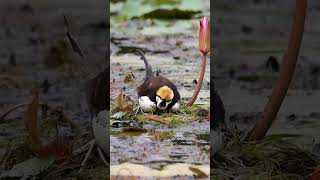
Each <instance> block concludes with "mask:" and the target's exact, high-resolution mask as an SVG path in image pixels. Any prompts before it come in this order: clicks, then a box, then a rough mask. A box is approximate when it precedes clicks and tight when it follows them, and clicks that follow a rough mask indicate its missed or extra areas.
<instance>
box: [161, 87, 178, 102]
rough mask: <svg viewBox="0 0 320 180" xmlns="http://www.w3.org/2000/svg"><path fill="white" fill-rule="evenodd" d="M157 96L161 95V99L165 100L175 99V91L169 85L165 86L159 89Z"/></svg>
mask: <svg viewBox="0 0 320 180" xmlns="http://www.w3.org/2000/svg"><path fill="white" fill-rule="evenodd" d="M157 96H159V97H160V98H161V99H164V100H165V101H170V100H172V99H173V96H174V95H173V91H172V89H171V88H169V87H168V86H163V87H161V88H159V89H158V91H157Z"/></svg>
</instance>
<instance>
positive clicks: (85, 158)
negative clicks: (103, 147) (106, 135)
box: [78, 140, 96, 172]
mask: <svg viewBox="0 0 320 180" xmlns="http://www.w3.org/2000/svg"><path fill="white" fill-rule="evenodd" d="M95 145H96V141H95V140H92V141H91V142H90V147H89V150H88V152H87V154H86V156H85V157H84V159H83V161H82V162H81V168H80V169H79V171H78V172H81V171H82V169H83V166H84V165H85V164H86V162H87V161H88V158H89V156H90V155H91V153H92V149H93V148H94V146H95Z"/></svg>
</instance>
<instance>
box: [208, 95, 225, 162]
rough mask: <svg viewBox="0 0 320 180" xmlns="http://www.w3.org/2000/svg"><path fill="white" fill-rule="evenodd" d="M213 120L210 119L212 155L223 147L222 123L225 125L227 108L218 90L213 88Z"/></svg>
mask: <svg viewBox="0 0 320 180" xmlns="http://www.w3.org/2000/svg"><path fill="white" fill-rule="evenodd" d="M212 99H213V120H212V121H210V129H211V130H210V133H211V135H210V136H211V137H210V145H211V148H210V149H211V150H210V155H211V156H213V155H214V154H216V153H217V152H219V151H220V150H221V149H222V148H223V136H222V132H221V128H222V125H223V124H224V125H225V109H224V105H223V102H222V100H221V98H220V96H219V94H218V92H217V91H216V90H215V89H213V92H212Z"/></svg>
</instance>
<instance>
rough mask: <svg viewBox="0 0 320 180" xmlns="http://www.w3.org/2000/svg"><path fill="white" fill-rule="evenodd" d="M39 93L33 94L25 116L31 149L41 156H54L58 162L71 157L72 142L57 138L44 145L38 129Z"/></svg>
mask: <svg viewBox="0 0 320 180" xmlns="http://www.w3.org/2000/svg"><path fill="white" fill-rule="evenodd" d="M38 109H39V92H38V91H35V92H33V99H32V102H31V103H30V104H29V105H28V108H27V110H26V112H25V114H24V123H25V127H26V129H27V131H28V133H29V135H30V142H31V149H32V151H33V152H34V153H35V154H38V155H40V156H54V157H55V158H56V159H57V160H63V159H65V158H66V157H67V156H68V155H70V153H71V151H70V147H71V146H70V145H68V144H70V141H68V140H66V139H67V138H65V137H57V138H56V139H54V140H53V141H52V142H51V143H49V144H46V145H43V144H42V142H41V140H40V129H39V128H38Z"/></svg>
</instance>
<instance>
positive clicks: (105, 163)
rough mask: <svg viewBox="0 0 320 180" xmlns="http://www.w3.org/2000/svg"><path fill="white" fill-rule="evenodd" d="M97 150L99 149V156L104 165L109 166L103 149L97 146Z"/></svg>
mask: <svg viewBox="0 0 320 180" xmlns="http://www.w3.org/2000/svg"><path fill="white" fill-rule="evenodd" d="M97 151H98V154H99V157H100V159H101V160H102V162H103V163H104V165H105V166H106V167H108V166H109V163H108V162H107V160H106V159H105V158H104V155H103V153H102V151H101V149H100V148H99V147H97Z"/></svg>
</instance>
